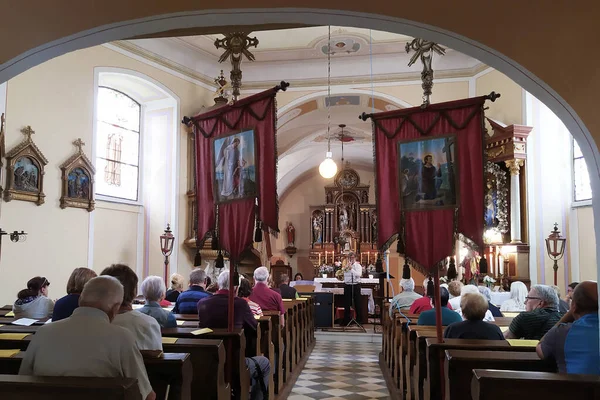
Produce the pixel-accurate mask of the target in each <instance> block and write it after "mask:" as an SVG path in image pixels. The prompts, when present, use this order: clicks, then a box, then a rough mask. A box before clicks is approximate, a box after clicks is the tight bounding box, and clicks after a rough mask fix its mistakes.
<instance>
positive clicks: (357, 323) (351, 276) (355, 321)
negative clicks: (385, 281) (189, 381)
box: [344, 269, 367, 333]
mask: <svg viewBox="0 0 600 400" xmlns="http://www.w3.org/2000/svg"><path fill="white" fill-rule="evenodd" d="M350 279H351V280H352V305H351V309H350V315H351V316H352V308H354V316H353V317H352V319H351V320H350V321H349V322H348V324H347V325H346V326H345V327H344V332H345V331H346V328H348V327H350V325H351V324H352V322H354V323H355V324H356V325H358V327H359V328H360V329H362V331H363V332H365V333H366V332H367V330H366V329H365V328H364V327H363V326H362V325H361V324H360V323H359V322H358V321H357V320H356V316H357V315H358V311H357V310H356V304H355V303H354V286H355V285H354V274H353V271H352V269H350ZM357 284H358V285H359V286H358V293H359V296H361V295H362V293H361V292H360V282H358V283H357ZM359 298H360V297H359Z"/></svg>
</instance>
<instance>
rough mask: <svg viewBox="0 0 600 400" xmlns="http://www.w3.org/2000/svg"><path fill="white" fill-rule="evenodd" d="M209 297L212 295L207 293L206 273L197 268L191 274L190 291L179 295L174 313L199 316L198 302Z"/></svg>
mask: <svg viewBox="0 0 600 400" xmlns="http://www.w3.org/2000/svg"><path fill="white" fill-rule="evenodd" d="M208 296H212V295H211V294H210V293H208V292H207V291H206V272H204V270H202V269H199V268H196V269H195V270H193V271H192V272H191V273H190V283H189V289H188V290H186V291H185V292H182V293H181V294H180V295H179V297H178V298H177V302H176V303H175V307H174V308H173V313H174V314H198V302H199V301H200V300H202V299H203V298H205V297H208Z"/></svg>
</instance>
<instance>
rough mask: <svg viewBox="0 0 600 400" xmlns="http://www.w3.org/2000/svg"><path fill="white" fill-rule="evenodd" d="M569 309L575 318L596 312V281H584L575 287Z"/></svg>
mask: <svg viewBox="0 0 600 400" xmlns="http://www.w3.org/2000/svg"><path fill="white" fill-rule="evenodd" d="M571 310H572V311H573V314H574V315H575V316H576V318H579V317H581V316H583V315H586V314H595V313H597V312H598V284H597V283H596V282H592V281H584V282H581V283H579V284H578V285H577V286H576V287H575V290H574V291H573V303H572V304H571Z"/></svg>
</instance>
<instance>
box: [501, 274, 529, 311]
mask: <svg viewBox="0 0 600 400" xmlns="http://www.w3.org/2000/svg"><path fill="white" fill-rule="evenodd" d="M526 297H527V286H525V284H524V283H523V282H521V281H515V282H513V283H511V284H510V299H508V300H505V301H504V302H503V303H502V305H500V311H516V312H521V311H525V298H526Z"/></svg>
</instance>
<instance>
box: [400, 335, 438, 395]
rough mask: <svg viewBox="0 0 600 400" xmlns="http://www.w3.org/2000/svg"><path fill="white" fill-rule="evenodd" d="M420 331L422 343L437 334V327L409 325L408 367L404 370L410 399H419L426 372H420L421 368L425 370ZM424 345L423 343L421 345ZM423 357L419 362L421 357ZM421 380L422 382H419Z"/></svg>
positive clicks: (407, 393)
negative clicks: (420, 349)
mask: <svg viewBox="0 0 600 400" xmlns="http://www.w3.org/2000/svg"><path fill="white" fill-rule="evenodd" d="M419 332H420V335H419V337H420V338H421V341H422V343H424V338H426V337H432V336H435V334H436V333H435V327H431V326H419V325H409V326H408V327H407V333H406V337H407V341H408V343H407V350H406V351H407V352H406V363H405V364H406V365H405V366H406V368H405V371H404V375H405V378H404V379H405V381H406V396H407V398H409V399H419V398H420V397H419V392H420V389H422V383H423V380H424V373H421V374H419V370H422V372H425V367H424V366H423V362H424V361H425V358H424V356H420V355H419V345H418V344H419V342H418V338H417V334H418V333H419ZM421 346H422V345H421ZM421 354H423V352H421ZM420 357H421V358H422V360H420V363H419V358H420ZM417 363H419V364H417ZM419 381H420V382H421V384H419Z"/></svg>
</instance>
